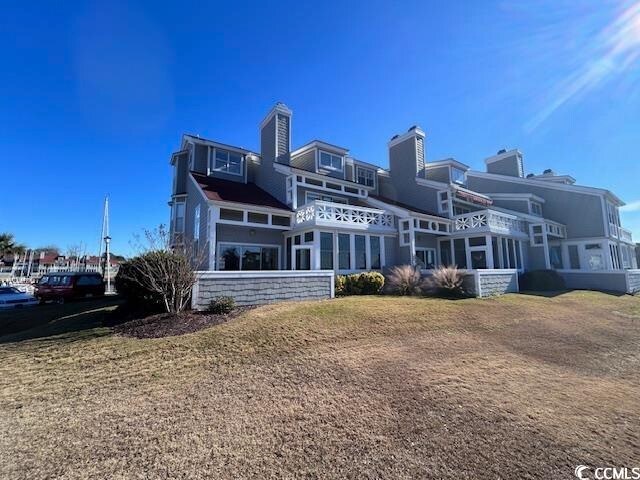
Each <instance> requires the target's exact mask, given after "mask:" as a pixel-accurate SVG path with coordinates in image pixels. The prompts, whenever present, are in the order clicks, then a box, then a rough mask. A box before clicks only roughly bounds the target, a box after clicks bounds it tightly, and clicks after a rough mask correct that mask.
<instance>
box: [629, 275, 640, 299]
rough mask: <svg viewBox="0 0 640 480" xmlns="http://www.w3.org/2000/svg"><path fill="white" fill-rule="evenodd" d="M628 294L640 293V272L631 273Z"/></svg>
mask: <svg viewBox="0 0 640 480" xmlns="http://www.w3.org/2000/svg"><path fill="white" fill-rule="evenodd" d="M628 276H629V285H628V293H634V294H635V293H640V272H629V273H628Z"/></svg>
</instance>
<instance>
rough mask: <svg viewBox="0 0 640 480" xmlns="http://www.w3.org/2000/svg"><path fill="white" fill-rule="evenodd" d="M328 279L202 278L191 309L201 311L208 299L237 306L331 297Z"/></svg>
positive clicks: (308, 277)
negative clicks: (221, 299) (226, 299)
mask: <svg viewBox="0 0 640 480" xmlns="http://www.w3.org/2000/svg"><path fill="white" fill-rule="evenodd" d="M331 286H332V285H331V277H330V276H321V277H320V276H296V277H293V278H292V277H286V276H282V277H277V276H276V277H267V278H261V277H256V278H203V279H200V280H198V286H197V297H196V299H195V302H194V307H195V308H196V309H198V310H203V309H205V308H206V307H207V305H208V304H209V302H211V300H213V299H215V298H216V297H219V296H222V295H225V296H230V297H233V298H234V300H235V301H236V303H237V304H238V305H260V304H265V303H274V302H282V301H301V300H324V299H328V298H331V294H332V292H331Z"/></svg>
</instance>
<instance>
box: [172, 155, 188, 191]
mask: <svg viewBox="0 0 640 480" xmlns="http://www.w3.org/2000/svg"><path fill="white" fill-rule="evenodd" d="M188 162H189V158H188V156H187V154H186V153H183V154H182V155H178V156H177V157H176V161H175V164H174V167H173V168H174V169H175V176H176V179H175V184H174V190H173V195H176V194H179V193H185V192H186V191H187V180H188V178H187V168H188V165H187V164H188Z"/></svg>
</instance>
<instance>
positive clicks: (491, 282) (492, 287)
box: [479, 273, 518, 297]
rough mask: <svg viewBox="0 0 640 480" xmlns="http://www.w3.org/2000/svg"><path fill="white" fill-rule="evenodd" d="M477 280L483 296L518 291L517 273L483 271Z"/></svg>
mask: <svg viewBox="0 0 640 480" xmlns="http://www.w3.org/2000/svg"><path fill="white" fill-rule="evenodd" d="M479 281H480V292H481V295H482V296H483V297H491V296H494V295H503V294H505V293H514V292H517V291H518V274H517V273H483V274H481V275H479Z"/></svg>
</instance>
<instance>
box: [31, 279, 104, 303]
mask: <svg viewBox="0 0 640 480" xmlns="http://www.w3.org/2000/svg"><path fill="white" fill-rule="evenodd" d="M102 296H104V281H103V280H102V275H100V274H99V273H90V272H69V273H66V272H65V273H62V272H56V273H48V274H46V275H44V276H43V277H42V278H41V279H40V281H39V282H38V285H37V286H36V297H38V299H39V300H40V301H41V302H46V301H47V300H55V301H58V302H64V301H66V300H71V299H75V298H85V297H102Z"/></svg>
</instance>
